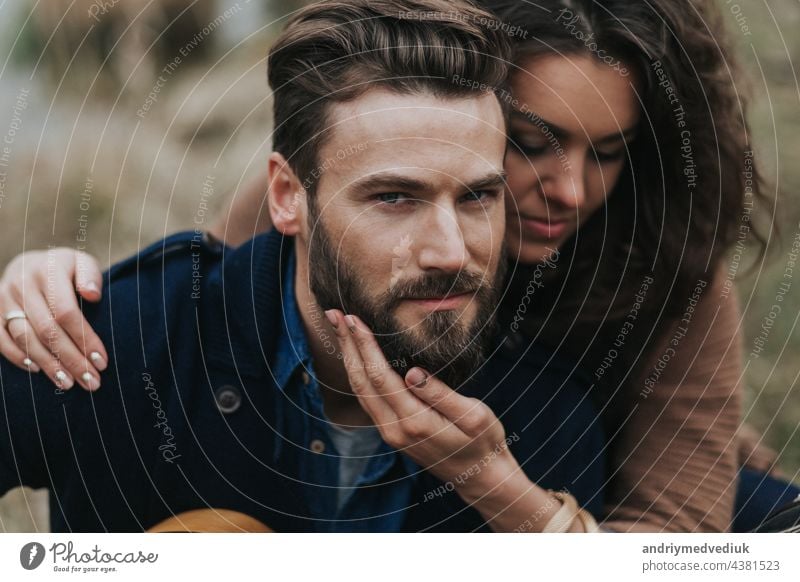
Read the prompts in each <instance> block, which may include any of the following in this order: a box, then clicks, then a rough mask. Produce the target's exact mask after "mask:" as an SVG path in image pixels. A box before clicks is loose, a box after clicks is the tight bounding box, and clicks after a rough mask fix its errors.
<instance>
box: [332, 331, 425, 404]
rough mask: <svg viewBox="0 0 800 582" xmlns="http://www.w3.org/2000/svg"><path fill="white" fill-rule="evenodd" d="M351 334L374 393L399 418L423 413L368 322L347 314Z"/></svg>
mask: <svg viewBox="0 0 800 582" xmlns="http://www.w3.org/2000/svg"><path fill="white" fill-rule="evenodd" d="M346 319H349V320H350V328H351V329H352V332H351V336H352V338H353V341H354V342H355V346H356V348H357V349H358V355H359V356H360V358H361V361H362V362H363V365H364V373H365V375H366V377H367V379H368V380H369V382H370V384H371V386H372V387H373V388H374V389H375V393H376V394H378V395H379V396H381V397H383V399H384V400H385V401H386V402H387V403H388V404H389V406H391V407H392V410H393V411H394V413H395V414H396V415H397V417H398V418H408V417H411V416H413V415H415V414H419V413H420V412H422V410H423V407H422V406H420V402H419V400H418V399H417V397H416V396H414V395H413V394H412V393H411V392H410V391H409V390H408V388H407V387H406V385H405V383H404V382H403V381H402V380H401V378H400V377H399V376H398V374H397V372H395V371H394V368H392V366H391V365H390V364H389V362H388V361H386V356H385V355H384V354H383V350H382V349H381V347H380V346H379V345H378V342H377V340H376V339H375V336H374V335H373V333H372V331H371V330H370V329H369V328H368V327H367V325H366V324H365V323H364V322H363V321H361V319H359V318H358V317H357V316H355V315H348V316H347V317H346Z"/></svg>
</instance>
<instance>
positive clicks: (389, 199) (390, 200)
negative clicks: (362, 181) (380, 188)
mask: <svg viewBox="0 0 800 582" xmlns="http://www.w3.org/2000/svg"><path fill="white" fill-rule="evenodd" d="M408 199H409V198H408V196H406V195H405V194H401V193H399V192H384V193H383V194H378V195H377V196H375V200H377V201H378V202H383V203H384V204H391V205H396V204H397V203H398V202H404V201H406V200H408Z"/></svg>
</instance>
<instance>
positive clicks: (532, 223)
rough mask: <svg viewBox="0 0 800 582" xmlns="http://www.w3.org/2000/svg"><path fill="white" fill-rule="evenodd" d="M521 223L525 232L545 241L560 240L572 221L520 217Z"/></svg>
mask: <svg viewBox="0 0 800 582" xmlns="http://www.w3.org/2000/svg"><path fill="white" fill-rule="evenodd" d="M519 220H520V223H521V224H522V228H523V230H525V231H527V232H529V233H531V234H533V235H534V236H537V237H539V238H545V239H558V238H561V237H562V236H563V235H564V233H566V231H567V228H569V225H570V222H571V221H570V220H567V219H560V220H556V219H547V218H537V217H529V216H523V215H520V217H519Z"/></svg>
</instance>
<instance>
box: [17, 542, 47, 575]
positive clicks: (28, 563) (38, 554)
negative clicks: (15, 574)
mask: <svg viewBox="0 0 800 582" xmlns="http://www.w3.org/2000/svg"><path fill="white" fill-rule="evenodd" d="M44 555H45V551H44V546H43V545H42V544H40V543H38V542H30V543H27V544H25V545H24V546H22V549H21V550H20V552H19V563H20V564H22V567H23V568H25V569H26V570H35V569H36V568H38V567H39V566H41V565H42V562H43V561H44Z"/></svg>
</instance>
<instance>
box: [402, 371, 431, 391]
mask: <svg viewBox="0 0 800 582" xmlns="http://www.w3.org/2000/svg"><path fill="white" fill-rule="evenodd" d="M406 383H407V384H408V385H409V386H410V387H412V388H422V387H423V386H425V385H426V384H427V383H428V373H427V372H426V371H425V370H423V369H422V368H411V369H410V370H409V371H408V373H407V374H406Z"/></svg>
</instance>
